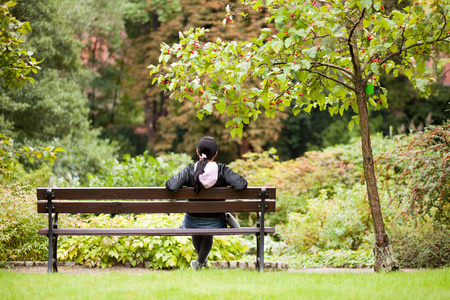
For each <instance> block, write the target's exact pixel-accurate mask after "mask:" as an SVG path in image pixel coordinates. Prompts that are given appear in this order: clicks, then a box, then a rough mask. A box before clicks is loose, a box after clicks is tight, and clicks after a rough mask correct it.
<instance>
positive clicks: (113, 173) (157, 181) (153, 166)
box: [88, 152, 192, 187]
mask: <svg viewBox="0 0 450 300" xmlns="http://www.w3.org/2000/svg"><path fill="white" fill-rule="evenodd" d="M190 163H192V159H191V158H190V157H189V156H188V155H187V154H168V155H162V156H159V157H157V158H155V157H152V156H150V155H148V153H147V152H145V153H144V154H143V155H138V156H136V157H131V156H130V155H128V154H126V155H124V158H123V161H121V162H119V161H118V160H110V161H107V162H104V163H103V165H104V168H103V169H102V170H100V172H99V173H98V174H90V175H88V185H89V186H97V187H121V186H164V183H165V182H166V180H167V179H169V177H170V176H172V175H173V174H176V173H178V172H179V171H181V170H182V169H183V168H184V167H185V166H187V165H188V164H190Z"/></svg>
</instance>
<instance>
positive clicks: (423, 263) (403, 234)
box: [392, 222, 450, 268]
mask: <svg viewBox="0 0 450 300" xmlns="http://www.w3.org/2000/svg"><path fill="white" fill-rule="evenodd" d="M392 244H393V249H394V254H395V256H396V258H397V261H398V262H399V263H400V265H401V266H402V267H403V268H440V267H449V266H450V230H449V229H448V228H446V227H444V226H441V225H436V224H434V225H433V224H427V223H423V222H422V223H419V224H418V225H414V226H402V227H397V228H396V229H394V230H392Z"/></svg>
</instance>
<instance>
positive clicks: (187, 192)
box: [37, 187, 276, 200]
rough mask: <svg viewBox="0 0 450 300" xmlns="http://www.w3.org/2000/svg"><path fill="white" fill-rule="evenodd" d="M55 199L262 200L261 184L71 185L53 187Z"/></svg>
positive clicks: (41, 191)
mask: <svg viewBox="0 0 450 300" xmlns="http://www.w3.org/2000/svg"><path fill="white" fill-rule="evenodd" d="M51 190H52V192H53V193H54V194H55V197H54V199H55V200H107V199H108V200H114V199H136V200H144V199H173V200H181V199H259V198H260V196H259V192H260V191H261V188H260V187H249V188H247V189H245V190H243V191H236V190H234V189H230V188H226V187H225V188H212V189H203V190H201V191H200V193H199V194H196V193H195V192H194V189H193V188H186V187H185V188H182V189H180V190H179V191H177V192H171V191H169V190H167V189H166V188H165V187H100V188H99V187H77V188H74V187H70V188H64V187H60V188H55V187H52V188H51ZM266 191H267V192H268V195H267V197H266V199H276V188H275V187H266ZM46 192H47V188H42V187H40V188H37V198H38V200H46V198H45V193H46Z"/></svg>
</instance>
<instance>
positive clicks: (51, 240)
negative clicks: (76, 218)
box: [45, 189, 58, 273]
mask: <svg viewBox="0 0 450 300" xmlns="http://www.w3.org/2000/svg"><path fill="white" fill-rule="evenodd" d="M54 197H55V194H54V193H53V192H52V190H51V189H47V192H46V193H45V198H46V199H47V213H48V262H47V264H48V269H47V273H53V270H55V272H58V266H57V254H56V252H57V249H58V236H56V235H54V234H53V228H58V214H53V204H52V200H53V198H54ZM53 218H55V220H53ZM53 221H54V222H53Z"/></svg>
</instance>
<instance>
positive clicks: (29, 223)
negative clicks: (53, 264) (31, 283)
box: [0, 185, 74, 261]
mask: <svg viewBox="0 0 450 300" xmlns="http://www.w3.org/2000/svg"><path fill="white" fill-rule="evenodd" d="M36 201H37V200H36V192H35V190H34V189H33V188H32V187H30V186H19V185H8V186H3V187H0V261H8V260H20V261H25V260H32V261H37V260H46V259H47V255H48V250H47V249H48V248H47V244H48V243H47V241H48V240H47V238H46V237H45V236H40V235H39V234H38V230H39V229H41V228H44V227H45V228H46V227H48V225H47V217H46V215H44V214H38V213H37V211H36ZM72 222H74V219H73V218H72V217H70V216H64V218H62V219H61V220H60V224H62V225H63V226H64V224H65V225H67V224H68V223H72Z"/></svg>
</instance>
